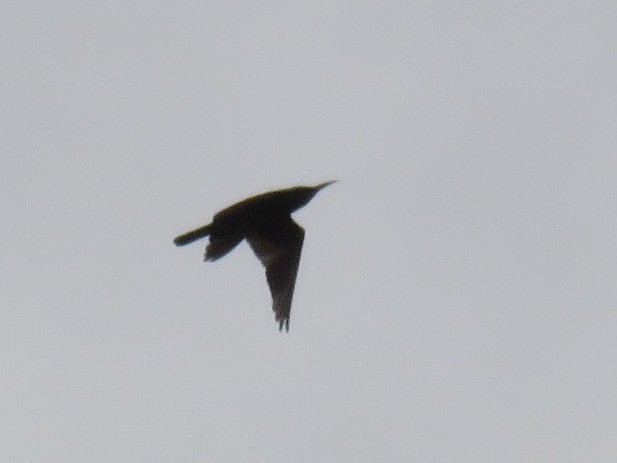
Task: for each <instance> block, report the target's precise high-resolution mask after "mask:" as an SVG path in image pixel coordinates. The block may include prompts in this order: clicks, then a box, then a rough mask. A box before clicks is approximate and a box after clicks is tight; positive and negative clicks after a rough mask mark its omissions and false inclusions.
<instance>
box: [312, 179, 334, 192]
mask: <svg viewBox="0 0 617 463" xmlns="http://www.w3.org/2000/svg"><path fill="white" fill-rule="evenodd" d="M336 182H338V180H330V181H329V182H323V183H320V184H319V185H317V186H316V187H315V189H316V190H317V191H319V190H321V189H322V188H325V187H327V186H328V185H332V184H333V183H336Z"/></svg>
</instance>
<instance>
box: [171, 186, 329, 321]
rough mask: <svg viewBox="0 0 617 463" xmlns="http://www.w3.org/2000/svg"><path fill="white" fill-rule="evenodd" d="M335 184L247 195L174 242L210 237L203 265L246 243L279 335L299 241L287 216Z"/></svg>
mask: <svg viewBox="0 0 617 463" xmlns="http://www.w3.org/2000/svg"><path fill="white" fill-rule="evenodd" d="M335 181H336V180H333V181H329V182H324V183H321V184H319V185H316V186H313V187H310V186H297V187H293V188H287V189H284V190H274V191H268V192H266V193H262V194H260V195H257V196H253V197H250V198H248V199H245V200H243V201H240V202H238V203H236V204H233V205H231V206H229V207H228V208H226V209H223V210H222V211H220V212H218V213H217V214H215V216H214V218H213V219H212V223H209V224H208V225H204V226H203V227H200V228H197V229H195V230H192V231H190V232H188V233H185V234H183V235H180V236H178V237H176V238H175V239H174V244H175V245H176V246H184V245H185V244H189V243H192V242H193V241H195V240H198V239H200V238H205V237H206V236H210V243H209V244H208V246H207V247H206V253H205V255H204V261H209V260H210V261H214V260H217V259H220V258H221V257H223V256H224V255H225V254H227V253H229V252H230V251H231V250H232V249H233V248H235V247H236V246H237V245H238V244H239V243H240V242H241V241H242V240H243V239H246V240H247V241H248V243H249V245H250V246H251V248H252V249H253V252H254V253H255V254H256V255H257V257H258V258H259V260H260V261H261V263H262V265H263V266H264V267H265V269H266V279H267V280H268V286H269V287H270V293H271V294H272V310H274V314H275V319H276V321H277V322H278V324H279V331H281V330H282V329H283V326H285V330H286V331H289V314H290V311H291V301H292V298H293V292H294V286H295V284H296V275H297V274H298V265H299V264H300V254H301V252H302V242H303V241H304V229H303V228H302V227H301V226H300V225H298V224H297V223H296V222H294V221H293V219H292V218H291V213H292V212H294V211H296V210H298V209H300V208H301V207H302V206H304V205H306V204H307V203H308V202H309V201H310V200H311V199H313V197H314V196H315V195H316V194H317V193H318V192H319V190H321V189H322V188H325V187H327V186H328V185H331V184H332V183H334V182H335Z"/></svg>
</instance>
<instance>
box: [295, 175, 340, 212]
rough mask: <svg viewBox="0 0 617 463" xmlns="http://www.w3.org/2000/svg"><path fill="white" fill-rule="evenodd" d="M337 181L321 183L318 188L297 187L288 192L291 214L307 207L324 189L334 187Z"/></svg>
mask: <svg viewBox="0 0 617 463" xmlns="http://www.w3.org/2000/svg"><path fill="white" fill-rule="evenodd" d="M335 182H336V180H330V181H328V182H323V183H320V184H319V185H316V186H297V187H294V188H290V189H289V190H287V191H288V192H289V195H288V198H289V206H290V212H293V211H295V210H297V209H300V208H301V207H302V206H304V205H306V204H307V203H308V202H309V201H310V200H311V199H313V197H314V196H315V195H316V194H317V193H318V192H319V191H320V190H321V189H323V188H325V187H327V186H328V185H332V184H333V183H335Z"/></svg>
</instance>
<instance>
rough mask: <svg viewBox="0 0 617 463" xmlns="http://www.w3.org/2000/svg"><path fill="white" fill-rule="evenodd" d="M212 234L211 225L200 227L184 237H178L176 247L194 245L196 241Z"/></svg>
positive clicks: (175, 240)
mask: <svg viewBox="0 0 617 463" xmlns="http://www.w3.org/2000/svg"><path fill="white" fill-rule="evenodd" d="M209 234H210V225H204V226H203V227H199V228H197V229H195V230H192V231H190V232H188V233H185V234H184V235H180V236H177V237H176V238H175V239H174V244H175V245H176V246H184V245H185V244H189V243H192V242H193V241H195V240H198V239H200V238H204V237H206V236H208V235H209Z"/></svg>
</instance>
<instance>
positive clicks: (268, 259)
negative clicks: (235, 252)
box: [246, 220, 304, 331]
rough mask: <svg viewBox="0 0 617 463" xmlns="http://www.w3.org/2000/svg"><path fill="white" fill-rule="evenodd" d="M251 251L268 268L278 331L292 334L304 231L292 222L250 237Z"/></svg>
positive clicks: (267, 274)
mask: <svg viewBox="0 0 617 463" xmlns="http://www.w3.org/2000/svg"><path fill="white" fill-rule="evenodd" d="M246 239H247V241H248V242H249V244H250V245H251V248H252V249H253V251H254V252H255V254H256V255H257V257H258V258H259V260H260V261H261V263H262V264H263V266H264V267H265V268H266V278H267V280H268V286H269V287H270V293H271V294H272V310H274V313H275V319H276V321H277V322H278V323H279V330H282V329H283V325H285V329H286V330H287V331H289V313H290V312H291V301H292V298H293V292H294V286H295V284H296V275H297V274H298V265H299V264H300V254H301V252H302V243H303V241H304V229H303V228H302V227H301V226H300V225H298V224H297V223H295V222H294V221H292V220H289V221H288V222H285V223H284V224H277V226H276V227H271V229H270V230H265V231H260V232H255V233H249V234H248V235H247V237H246Z"/></svg>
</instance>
